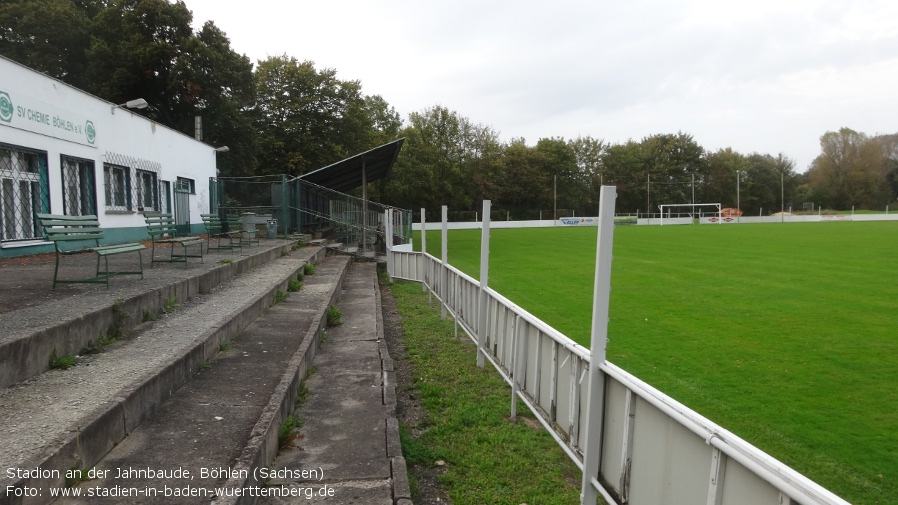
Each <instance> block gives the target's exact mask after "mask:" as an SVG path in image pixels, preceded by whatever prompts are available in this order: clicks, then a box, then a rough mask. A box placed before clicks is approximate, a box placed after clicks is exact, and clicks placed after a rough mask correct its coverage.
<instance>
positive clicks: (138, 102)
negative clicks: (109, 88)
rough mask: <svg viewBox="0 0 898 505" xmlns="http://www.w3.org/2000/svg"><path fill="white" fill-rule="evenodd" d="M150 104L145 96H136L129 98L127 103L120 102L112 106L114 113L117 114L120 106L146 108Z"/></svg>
mask: <svg viewBox="0 0 898 505" xmlns="http://www.w3.org/2000/svg"><path fill="white" fill-rule="evenodd" d="M148 105H149V104H148V103H147V101H146V100H144V99H143V98H135V99H134V100H128V101H127V102H125V103H120V104H118V105H113V106H112V109H111V110H112V113H113V114H115V109H117V108H119V107H126V108H128V109H146V108H147V106H148Z"/></svg>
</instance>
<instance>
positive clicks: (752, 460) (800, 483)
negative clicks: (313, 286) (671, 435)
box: [388, 251, 848, 505]
mask: <svg viewBox="0 0 898 505" xmlns="http://www.w3.org/2000/svg"><path fill="white" fill-rule="evenodd" d="M391 254H393V255H394V256H393V258H391V259H390V260H388V264H392V265H395V264H397V263H399V262H398V261H397V260H395V258H396V257H398V256H406V257H409V258H415V259H416V261H417V259H418V258H420V259H421V260H422V261H423V262H424V264H423V268H417V267H416V268H415V271H414V274H413V275H409V276H403V275H401V273H400V274H399V275H397V274H395V273H394V274H393V276H394V277H396V278H406V279H408V280H412V281H416V282H422V283H424V284H425V286H426V287H427V288H428V289H429V290H430V291H431V293H432V295H433V296H435V297H436V298H437V299H438V300H439V302H440V303H441V304H443V305H445V306H446V309H447V311H448V312H449V313H450V314H451V315H452V317H453V318H455V319H456V321H457V323H458V324H459V326H461V327H462V329H463V331H465V333H467V334H468V336H469V337H470V338H471V339H472V340H474V341H475V342H476V341H477V334H476V333H477V327H476V326H477V325H476V324H468V323H467V322H466V321H465V320H464V318H461V317H459V316H460V313H459V309H460V307H459V306H458V305H460V306H462V307H464V306H468V307H472V306H473V307H475V311H476V304H475V302H473V301H472V300H458V299H456V298H461V297H463V296H466V293H471V295H472V296H475V297H476V296H477V293H478V291H477V290H476V289H471V290H464V289H460V288H459V287H458V286H455V287H453V288H452V289H451V292H452V296H443V294H442V293H440V292H439V291H440V290H446V289H447V285H448V286H453V279H451V278H450V277H451V276H454V277H455V278H456V279H458V280H459V281H460V282H462V283H467V284H469V285H470V286H471V287H474V288H479V285H480V283H479V281H478V280H476V279H474V278H473V277H471V276H470V275H467V274H465V273H464V272H462V271H460V270H458V269H457V268H456V267H454V266H452V265H446V266H445V268H446V271H447V272H448V274H449V275H447V276H446V278H444V277H443V276H442V275H438V272H439V271H440V269H442V268H444V267H443V263H442V261H441V260H439V259H438V258H436V257H434V256H432V255H430V254H428V253H422V252H417V251H391ZM434 278H437V279H439V280H438V281H436V282H434ZM444 284H445V285H444ZM434 285H436V286H434ZM435 288H438V289H435ZM445 292H446V293H448V291H445ZM484 292H485V293H486V295H487V296H488V297H489V298H490V299H491V300H493V301H494V302H496V303H498V304H499V305H501V306H502V307H503V308H504V309H507V310H509V311H510V312H511V313H512V314H513V315H515V316H517V317H520V319H521V321H523V322H524V323H525V324H526V325H529V326H531V327H532V328H534V329H536V330H537V331H538V332H539V334H540V335H543V336H545V337H548V338H549V339H550V340H551V341H553V342H555V343H556V344H558V346H560V347H561V348H562V349H564V350H566V351H568V352H569V353H570V358H571V359H577V360H580V362H581V364H580V365H579V368H578V370H582V371H584V374H585V371H586V370H588V367H589V366H591V363H590V350H589V349H587V348H586V347H584V346H582V345H580V344H578V343H576V342H574V341H573V340H571V339H570V338H568V337H567V336H565V335H564V334H562V333H561V332H559V331H558V330H556V329H555V328H553V327H552V326H551V325H549V324H547V323H545V322H544V321H542V320H540V319H539V318H537V317H536V316H534V315H533V314H531V313H530V312H528V311H527V310H525V309H523V308H522V307H520V306H519V305H517V304H515V303H513V302H512V301H511V300H509V299H508V298H506V297H505V296H503V295H502V294H500V293H498V292H497V291H495V290H493V289H491V288H489V287H487V288H486V289H484ZM469 316H470V315H469ZM488 327H490V328H492V326H491V325H488ZM488 337H489V338H490V339H492V340H491V342H492V343H493V345H495V339H497V338H501V336H497V335H492V334H489V333H488ZM486 358H487V359H488V360H489V361H490V363H492V364H493V366H494V367H495V368H496V370H498V371H499V373H500V374H501V375H502V377H503V378H504V379H505V380H506V381H507V382H509V383H512V381H517V380H518V378H516V377H514V375H515V373H516V372H515V371H514V370H513V369H512V366H511V364H510V363H503V362H502V358H501V356H498V355H496V354H494V353H493V352H492V349H488V352H487V354H486ZM537 366H539V363H537ZM572 366H573V364H572ZM598 366H599V367H600V370H601V372H602V373H603V374H604V376H605V377H606V378H609V379H612V380H614V381H616V382H617V383H619V384H621V385H622V386H623V387H624V388H626V389H627V390H628V391H630V392H632V393H633V394H635V395H636V396H637V397H638V398H641V399H643V400H644V401H646V402H647V403H648V404H650V405H652V406H653V407H655V408H656V409H658V410H659V411H661V412H662V413H663V414H664V415H665V416H667V417H668V418H670V419H672V420H673V421H675V422H676V423H677V424H679V425H681V426H683V427H684V428H686V429H687V430H689V431H690V432H692V433H693V434H695V435H696V436H698V437H699V438H700V439H702V440H704V441H705V443H706V444H708V445H709V446H711V447H714V448H716V449H718V450H719V451H720V452H721V453H722V454H724V455H726V456H727V457H729V458H732V459H733V460H734V461H736V462H737V463H739V464H740V465H742V466H744V467H745V468H746V469H748V470H749V471H750V472H752V473H753V474H755V475H756V476H758V477H759V478H761V479H763V480H764V481H766V482H767V483H769V484H770V485H771V486H773V487H774V488H775V489H777V490H779V491H780V492H781V493H783V494H784V495H786V496H788V497H789V498H790V499H792V500H796V501H797V502H798V503H802V504H817V505H848V502H846V501H845V500H843V499H841V498H839V497H838V496H836V495H835V494H833V493H831V492H830V491H828V490H826V489H825V488H823V487H822V486H820V485H819V484H817V483H815V482H813V481H812V480H810V479H809V478H807V477H805V476H804V475H802V474H800V473H798V472H797V471H795V470H793V469H792V468H790V467H788V466H787V465H786V464H784V463H782V462H781V461H779V460H777V459H776V458H774V457H772V456H770V455H769V454H767V453H765V452H763V451H761V450H760V449H758V448H756V447H754V446H753V445H751V444H749V443H748V442H746V441H745V440H743V439H741V438H740V437H738V436H736V435H735V434H733V433H731V432H729V431H727V430H726V429H724V428H722V427H720V426H718V425H717V424H715V423H713V422H712V421H710V420H709V419H707V418H705V417H703V416H701V415H700V414H698V413H697V412H695V411H693V410H691V409H689V408H688V407H686V406H685V405H683V404H681V403H679V402H677V401H676V400H674V399H673V398H671V397H669V396H667V395H665V394H664V393H662V392H661V391H659V390H657V389H655V388H654V387H652V386H650V385H649V384H647V383H645V382H644V381H642V380H640V379H639V378H637V377H635V376H633V375H632V374H630V373H629V372H626V371H624V370H623V369H621V368H620V367H618V366H616V365H614V364H613V363H611V362H609V361H607V360H606V361H604V362H602V363H600V364H599V365H598ZM506 370H507V372H506ZM531 373H532V372H531ZM536 373H537V374H538V373H539V372H538V371H537V372H536ZM582 377H583V375H581V380H582ZM553 379H554V380H558V379H557V377H554V376H553ZM536 387H537V388H539V387H540V385H539V384H537V385H536ZM553 387H557V385H556V386H553ZM519 388H520V389H519V390H518V391H517V395H518V397H519V398H520V399H521V400H523V401H524V403H525V405H527V407H528V408H529V409H530V410H531V411H532V412H533V413H534V414H535V415H536V416H537V418H538V419H539V421H540V423H541V424H542V425H543V426H544V427H546V429H547V430H548V431H549V432H550V433H551V434H552V436H553V438H554V439H555V440H556V442H558V444H559V445H560V446H561V447H562V448H563V449H564V451H565V452H566V453H567V454H568V457H570V458H571V459H572V460H573V461H574V463H575V464H576V465H577V466H578V467H579V468H581V470H582V468H583V455H582V454H581V453H580V452H579V451H578V450H576V448H575V447H574V446H572V445H571V443H573V442H575V441H571V440H570V437H571V434H570V433H565V432H564V431H563V430H562V427H561V426H559V424H558V423H557V422H552V419H550V418H546V417H545V416H544V411H543V409H542V408H541V407H539V403H538V402H537V401H535V400H534V398H535V397H534V394H533V393H534V392H533V391H527V384H526V383H521V384H519ZM572 399H573V400H575V401H578V402H579V401H580V397H575V396H574V395H572ZM570 409H571V411H572V412H580V406H579V405H571V406H570ZM575 422H579V421H578V420H575ZM566 438H567V439H568V440H569V442H566V441H565V439H566ZM591 481H592V483H593V485H594V486H595V485H597V484H598V481H597V480H596V479H591ZM596 489H597V490H599V491H600V493H601V494H602V495H603V496H604V497H605V498H606V499H609V497H610V495H609V493H608V491H607V490H606V489H605V488H604V487H601V486H600V487H597V488H596Z"/></svg>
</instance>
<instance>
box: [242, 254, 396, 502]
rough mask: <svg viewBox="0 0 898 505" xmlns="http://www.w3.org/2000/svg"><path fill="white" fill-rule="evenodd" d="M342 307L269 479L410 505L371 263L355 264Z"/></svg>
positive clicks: (300, 489)
mask: <svg viewBox="0 0 898 505" xmlns="http://www.w3.org/2000/svg"><path fill="white" fill-rule="evenodd" d="M338 307H339V310H340V311H341V312H342V320H343V324H341V325H339V326H334V327H331V328H329V329H328V330H327V337H326V338H325V339H324V342H323V344H322V346H321V348H320V349H319V351H318V354H317V356H316V357H315V362H314V371H313V373H312V375H311V376H310V377H309V379H308V380H307V387H308V396H307V398H306V399H305V401H304V403H303V404H302V405H301V406H300V407H299V409H298V410H297V412H296V417H297V419H298V420H299V422H300V423H301V428H300V429H299V430H298V433H297V435H298V436H296V438H294V439H293V441H292V443H291V444H290V446H289V447H287V448H285V449H282V450H281V452H280V453H279V454H278V457H277V459H275V462H274V465H273V468H274V470H275V473H276V478H274V479H272V480H271V482H269V486H281V487H282V488H284V489H285V490H289V491H290V493H291V494H294V495H298V496H302V497H303V500H306V499H308V498H311V500H310V501H311V502H312V503H318V502H321V503H341V504H359V505H363V504H365V505H392V504H394V503H396V504H403V505H411V503H412V502H411V494H410V492H409V484H408V477H407V474H406V468H405V460H404V459H403V458H402V448H401V446H400V444H399V424H398V421H397V419H396V384H395V376H394V374H393V364H392V360H391V359H390V357H389V354H388V353H387V346H386V341H385V340H384V335H383V320H382V317H381V310H380V291H379V290H378V287H377V277H376V273H375V267H374V264H373V263H356V264H353V265H352V268H351V269H350V271H349V274H348V275H347V277H346V280H345V281H344V290H343V293H342V295H341V297H340V302H339V305H338ZM285 493H286V491H285ZM331 493H332V495H331ZM322 495H324V496H322ZM328 495H331V496H332V497H327V496H328ZM299 501H302V500H297V499H296V498H292V499H284V498H280V497H278V498H268V499H265V500H262V501H260V503H262V504H285V503H294V502H299ZM302 502H303V503H307V502H308V501H302Z"/></svg>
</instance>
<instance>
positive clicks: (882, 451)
mask: <svg viewBox="0 0 898 505" xmlns="http://www.w3.org/2000/svg"><path fill="white" fill-rule="evenodd" d="M596 233H597V231H596V229H595V228H548V229H546V228H534V229H519V230H492V232H491V244H490V249H491V258H490V286H491V287H492V288H494V289H496V290H497V291H499V292H500V293H502V294H503V295H505V296H506V297H508V298H509V299H511V300H512V301H514V302H515V303H517V304H519V305H521V306H522V307H524V308H526V309H527V310H528V311H530V312H532V313H533V314H534V315H536V316H537V317H539V318H541V319H543V320H544V321H546V322H547V323H549V324H550V325H552V326H553V327H555V328H557V329H558V330H560V331H561V332H563V333H564V334H566V335H568V336H569V337H571V338H572V339H574V340H576V341H578V342H580V343H582V344H585V345H589V326H590V318H591V312H592V282H593V271H594V267H595V243H596ZM427 236H428V244H429V245H430V247H429V249H430V250H431V251H432V252H435V251H438V250H439V243H440V236H439V232H428V235H427ZM479 244H480V231H479V230H459V231H453V232H450V236H449V262H450V263H451V264H452V265H454V266H456V267H457V268H460V269H461V270H463V271H465V272H466V273H468V274H470V275H472V276H474V277H475V278H476V277H478V276H479V261H480V253H479V247H480V245H479ZM614 257H615V260H614V263H613V268H612V279H611V282H612V296H611V307H610V312H611V322H610V325H609V337H610V339H611V342H610V344H609V346H608V358H609V360H610V361H612V362H614V363H615V364H617V365H619V366H621V367H622V368H624V369H626V370H627V371H629V372H631V373H633V374H634V375H636V376H637V377H639V378H640V379H642V380H645V381H646V382H648V383H649V384H651V385H653V386H655V387H657V388H658V389H660V390H661V391H663V392H665V393H667V394H669V395H670V396H672V397H674V398H676V399H677V400H679V401H681V402H683V403H684V404H686V405H688V406H689V407H691V408H693V409H695V410H696V411H698V412H699V413H701V414H702V415H704V416H706V417H708V418H710V419H711V420H713V421H714V422H716V423H718V424H720V425H721V426H723V427H725V428H726V429H728V430H730V431H733V432H734V433H736V434H738V435H739V436H741V437H743V438H745V439H746V440H748V441H749V442H751V443H752V444H755V445H756V446H758V447H760V448H761V449H763V450H764V451H767V452H768V453H770V454H772V455H773V456H775V457H776V458H778V459H780V460H782V461H784V462H785V463H787V464H788V465H790V466H792V467H793V468H795V469H796V470H798V471H800V472H802V473H804V474H805V475H807V476H808V477H810V478H811V479H813V480H815V481H817V482H818V483H820V484H821V485H823V486H824V487H827V488H828V489H830V490H831V491H833V492H835V493H836V494H838V495H840V496H842V497H843V498H845V499H846V500H848V501H850V502H852V503H858V504H860V503H869V504H875V503H882V504H885V503H898V273H896V272H898V222H858V223H844V222H841V223H803V224H797V223H790V224H746V225H723V226H714V225H705V226H666V227H635V226H633V227H618V228H617V229H616V232H615V244H614Z"/></svg>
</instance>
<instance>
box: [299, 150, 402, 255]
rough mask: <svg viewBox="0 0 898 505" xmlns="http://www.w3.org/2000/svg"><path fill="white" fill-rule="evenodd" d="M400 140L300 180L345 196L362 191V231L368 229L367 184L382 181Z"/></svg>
mask: <svg viewBox="0 0 898 505" xmlns="http://www.w3.org/2000/svg"><path fill="white" fill-rule="evenodd" d="M404 141H405V139H404V138H401V139H398V140H394V141H393V142H390V143H389V144H384V145H382V146H379V147H375V148H374V149H370V150H368V151H365V152H363V153H360V154H356V155H355V156H352V157H349V158H346V159H344V160H341V161H338V162H336V163H333V164H331V165H328V166H326V167H324V168H319V169H318V170H315V171H314V172H309V173H307V174H304V175H301V176H300V177H299V179H300V180H302V181H306V182H311V183H312V184H316V185H318V186H323V187H325V188H328V189H332V190H334V191H339V192H341V193H345V192H347V191H350V190H353V189H355V188H357V187H359V186H361V187H362V229H363V230H367V229H368V183H369V182H372V181H376V180H378V179H383V178H384V177H386V176H387V174H389V173H390V169H391V168H393V163H395V162H396V157H397V156H399V150H400V149H401V148H402V143H403V142H404ZM367 242H368V240H367V234H366V233H362V249H363V250H367V249H368V243H367Z"/></svg>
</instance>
